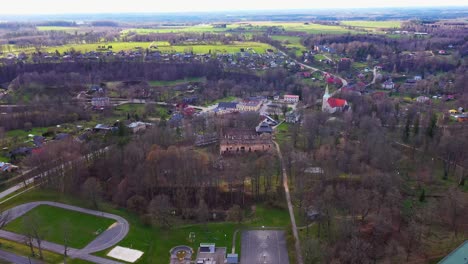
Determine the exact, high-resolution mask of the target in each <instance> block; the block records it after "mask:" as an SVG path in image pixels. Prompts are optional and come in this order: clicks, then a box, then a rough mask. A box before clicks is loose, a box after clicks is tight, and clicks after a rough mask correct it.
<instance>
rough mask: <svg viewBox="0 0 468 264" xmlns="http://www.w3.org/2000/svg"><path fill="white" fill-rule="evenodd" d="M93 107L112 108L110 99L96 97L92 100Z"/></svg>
mask: <svg viewBox="0 0 468 264" xmlns="http://www.w3.org/2000/svg"><path fill="white" fill-rule="evenodd" d="M91 105H92V106H93V108H105V107H109V106H110V99H109V97H94V98H93V99H91Z"/></svg>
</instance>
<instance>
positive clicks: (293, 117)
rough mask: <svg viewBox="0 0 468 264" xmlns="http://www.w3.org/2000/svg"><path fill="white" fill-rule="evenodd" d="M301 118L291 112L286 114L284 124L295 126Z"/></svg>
mask: <svg viewBox="0 0 468 264" xmlns="http://www.w3.org/2000/svg"><path fill="white" fill-rule="evenodd" d="M300 118H301V116H300V115H299V114H298V113H296V112H294V111H291V112H289V113H286V120H285V121H286V123H289V124H296V123H298V122H299V120H300Z"/></svg>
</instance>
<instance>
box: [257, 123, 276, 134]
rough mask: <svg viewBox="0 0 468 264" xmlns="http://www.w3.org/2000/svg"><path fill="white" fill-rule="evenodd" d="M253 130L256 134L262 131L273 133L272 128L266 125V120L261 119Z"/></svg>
mask: <svg viewBox="0 0 468 264" xmlns="http://www.w3.org/2000/svg"><path fill="white" fill-rule="evenodd" d="M255 131H256V132H257V134H259V135H260V134H263V133H268V134H271V133H273V129H272V128H271V127H270V125H268V123H267V122H265V121H263V122H261V123H260V124H259V125H258V126H257V127H256V128H255Z"/></svg>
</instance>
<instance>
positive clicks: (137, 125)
mask: <svg viewBox="0 0 468 264" xmlns="http://www.w3.org/2000/svg"><path fill="white" fill-rule="evenodd" d="M150 126H152V124H150V123H145V122H133V123H130V124H129V125H127V127H128V128H129V129H130V131H132V133H138V132H140V131H145V130H146V129H147V128H148V127H150Z"/></svg>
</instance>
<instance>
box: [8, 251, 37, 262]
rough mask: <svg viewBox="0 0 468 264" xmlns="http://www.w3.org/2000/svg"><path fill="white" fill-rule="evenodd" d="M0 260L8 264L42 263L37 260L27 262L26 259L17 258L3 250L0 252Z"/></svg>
mask: <svg viewBox="0 0 468 264" xmlns="http://www.w3.org/2000/svg"><path fill="white" fill-rule="evenodd" d="M0 259H3V260H5V261H8V262H10V263H15V264H42V263H43V262H40V261H38V260H33V259H31V260H29V259H28V258H27V257H23V256H18V255H16V254H13V253H11V252H8V251H4V250H0Z"/></svg>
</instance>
